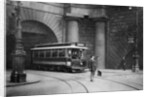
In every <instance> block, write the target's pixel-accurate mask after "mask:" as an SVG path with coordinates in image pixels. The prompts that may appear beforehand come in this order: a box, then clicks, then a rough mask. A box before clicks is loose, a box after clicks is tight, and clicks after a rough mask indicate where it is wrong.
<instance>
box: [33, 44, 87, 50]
mask: <svg viewBox="0 0 150 97" xmlns="http://www.w3.org/2000/svg"><path fill="white" fill-rule="evenodd" d="M48 49H88V48H87V47H81V46H75V45H71V46H55V47H35V48H31V50H48Z"/></svg>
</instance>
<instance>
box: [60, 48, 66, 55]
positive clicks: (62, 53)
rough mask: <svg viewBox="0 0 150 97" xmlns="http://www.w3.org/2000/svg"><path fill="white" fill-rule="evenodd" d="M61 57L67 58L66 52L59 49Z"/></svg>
mask: <svg viewBox="0 0 150 97" xmlns="http://www.w3.org/2000/svg"><path fill="white" fill-rule="evenodd" d="M59 57H65V50H64V49H59Z"/></svg>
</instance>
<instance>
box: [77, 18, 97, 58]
mask: <svg viewBox="0 0 150 97" xmlns="http://www.w3.org/2000/svg"><path fill="white" fill-rule="evenodd" d="M79 34H80V35H79V36H80V38H79V39H80V42H81V43H85V44H86V46H87V47H88V48H89V49H88V50H87V52H86V58H89V57H90V56H91V55H92V54H94V43H95V23H94V22H93V21H92V20H91V19H82V20H81V21H80V23H79Z"/></svg>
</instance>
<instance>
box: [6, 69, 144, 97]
mask: <svg viewBox="0 0 150 97" xmlns="http://www.w3.org/2000/svg"><path fill="white" fill-rule="evenodd" d="M100 71H101V72H102V76H95V79H94V82H91V81H90V79H89V76H90V72H89V71H86V72H84V73H62V72H49V71H34V70H26V74H27V82H25V83H11V82H10V81H9V78H10V73H11V71H7V72H6V79H7V81H6V93H7V95H8V96H26V95H47V94H64V93H90V92H103V91H130V90H143V71H138V72H132V71H131V70H126V71H123V70H111V69H104V70H100Z"/></svg>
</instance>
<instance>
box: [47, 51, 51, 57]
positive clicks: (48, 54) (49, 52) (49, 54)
mask: <svg viewBox="0 0 150 97" xmlns="http://www.w3.org/2000/svg"><path fill="white" fill-rule="evenodd" d="M49 57H51V50H47V51H46V58H49Z"/></svg>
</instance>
